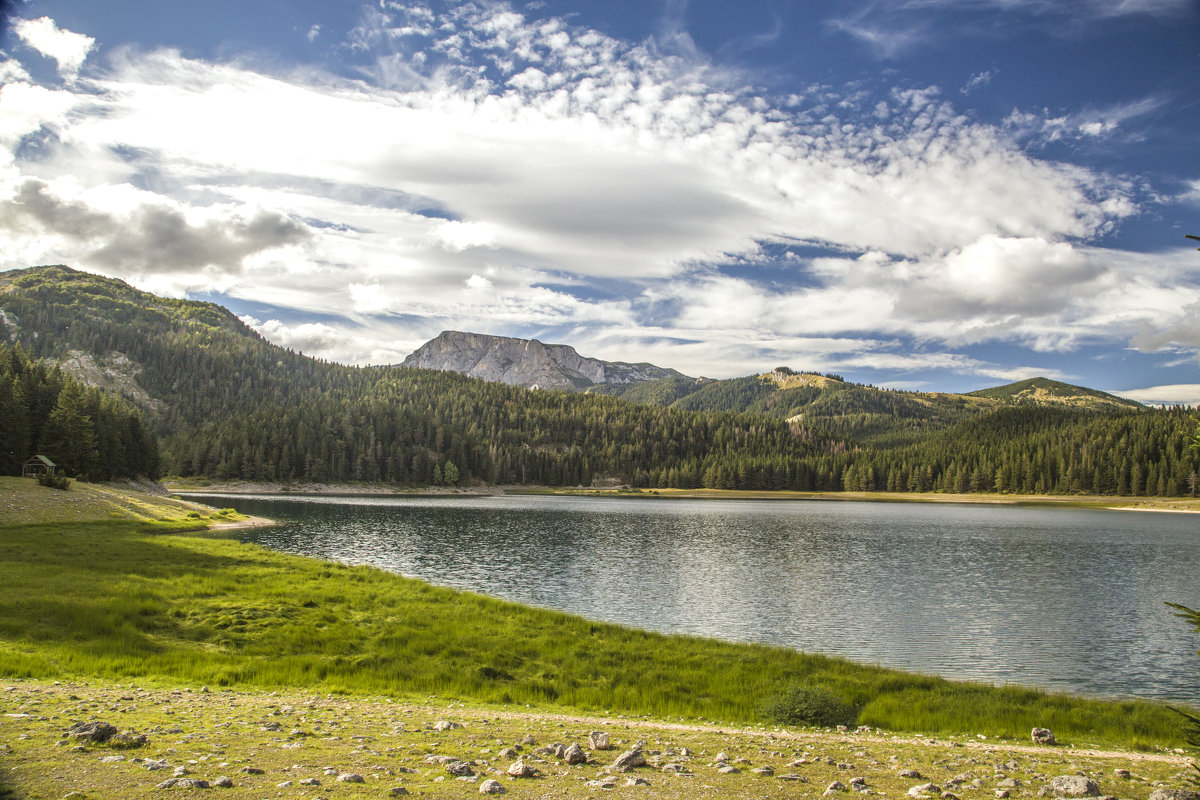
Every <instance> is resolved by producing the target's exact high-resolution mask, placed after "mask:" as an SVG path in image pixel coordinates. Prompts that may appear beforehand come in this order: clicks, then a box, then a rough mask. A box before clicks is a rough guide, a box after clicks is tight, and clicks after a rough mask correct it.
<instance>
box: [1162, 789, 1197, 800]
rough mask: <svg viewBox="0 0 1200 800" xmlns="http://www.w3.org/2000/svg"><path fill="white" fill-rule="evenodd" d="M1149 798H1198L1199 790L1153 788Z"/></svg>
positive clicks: (1177, 799)
mask: <svg viewBox="0 0 1200 800" xmlns="http://www.w3.org/2000/svg"><path fill="white" fill-rule="evenodd" d="M1150 800H1200V792H1194V791H1192V790H1191V789H1165V788H1162V789H1155V790H1154V791H1153V792H1152V793H1151V794H1150Z"/></svg>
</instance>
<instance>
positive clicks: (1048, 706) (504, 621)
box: [0, 479, 1182, 750]
mask: <svg viewBox="0 0 1200 800" xmlns="http://www.w3.org/2000/svg"><path fill="white" fill-rule="evenodd" d="M17 480H18V479H0V509H2V510H3V513H4V516H2V517H0V523H3V524H0V586H3V587H4V591H3V592H2V593H0V676H8V677H10V678H27V679H40V680H45V679H51V680H53V679H74V680H80V679H88V678H100V679H103V680H107V681H116V682H127V681H137V682H141V683H145V684H147V685H156V686H160V687H168V686H178V685H192V686H200V685H207V686H210V687H212V688H213V689H222V688H238V689H246V688H254V687H256V688H261V689H292V690H300V691H306V692H316V693H321V694H327V693H333V694H338V695H350V696H364V695H384V696H390V697H396V698H409V699H412V698H428V697H430V696H433V697H437V698H445V699H453V700H465V701H469V702H472V703H489V704H498V705H503V706H510V707H517V708H525V707H526V706H528V707H530V708H533V709H541V710H552V711H562V710H569V711H571V712H572V713H603V714H627V715H652V716H654V717H656V718H659V719H675V720H681V719H682V720H689V721H707V722H718V723H722V724H758V723H762V722H764V721H765V720H764V716H763V708H764V706H765V705H766V704H767V703H768V701H770V700H771V699H772V698H773V697H774V696H776V695H777V694H778V693H779V692H780V691H781V690H783V689H784V688H786V687H788V686H791V685H795V684H805V685H812V686H818V687H822V688H823V689H825V690H827V691H829V692H832V693H833V694H835V695H837V696H838V697H840V698H841V699H842V700H844V701H845V702H846V703H848V704H850V705H851V706H852V707H853V708H854V709H856V710H857V711H858V715H857V720H856V724H862V725H870V726H874V727H880V728H885V729H888V730H891V731H897V732H921V733H924V734H927V735H928V734H936V735H947V734H971V735H984V736H987V737H989V739H997V738H999V739H1009V740H1017V741H1025V740H1027V739H1028V737H1029V731H1030V729H1031V728H1033V727H1035V726H1039V727H1048V728H1051V729H1052V730H1054V732H1055V734H1056V735H1057V736H1058V738H1059V740H1060V742H1065V743H1069V744H1072V745H1077V746H1093V745H1100V746H1108V747H1121V748H1134V749H1151V750H1152V749H1155V748H1173V747H1176V746H1178V745H1179V743H1180V741H1181V739H1180V726H1179V718H1178V716H1177V715H1175V714H1174V713H1172V712H1171V711H1170V710H1169V709H1167V708H1166V707H1164V706H1162V705H1160V704H1156V703H1150V702H1143V701H1127V702H1108V701H1100V700H1090V699H1082V698H1074V697H1069V696H1062V695H1051V694H1047V693H1044V692H1040V691H1035V690H1030V689H1023V688H1019V687H1000V688H997V687H992V686H987V685H981V684H969V683H958V682H951V681H946V680H943V679H940V678H935V677H928V676H920V675H913V674H908V673H903V672H898V671H895V670H887V669H882V668H878V667H871V666H864V665H858V664H854V663H851V662H848V661H845V660H842V659H837V658H829V657H824V656H820V655H813V654H803V653H797V652H794V651H791V650H786V649H782V648H775V647H767V646H757V645H746V644H730V643H723V642H717V641H712V640H706V639H699V638H693V637H684V636H666V635H661V634H655V633H648V632H643V631H637V630H632V629H628V628H622V627H619V626H616V625H611V624H605V623H598V622H591V621H588V620H585V619H582V618H579V617H574V616H570V615H567V614H563V613H558V612H553V611H547V610H541V609H534V608H529V607H524V606H520V605H516V604H512V603H507V602H503V601H500V600H495V599H492V598H488V597H483V596H479V595H474V594H469V593H463V592H456V591H452V590H449V589H444V588H439V587H434V586H430V585H428V584H425V583H422V582H419V581H415V580H411V579H406V578H403V577H399V576H396V575H391V574H388V573H384V572H382V571H379V570H375V569H371V568H367V567H353V568H352V567H346V566H343V565H340V564H335V563H329V562H323V561H318V560H314V559H307V558H301V557H297V556H291V555H286V554H282V553H276V552H271V551H267V550H264V549H262V548H260V547H257V546H254V545H249V544H242V543H240V542H237V541H234V540H232V539H229V538H224V537H222V536H221V535H219V534H218V533H213V532H207V531H193V532H187V531H180V530H179V529H181V528H188V527H195V526H196V525H197V523H202V524H209V523H211V522H214V521H218V520H220V519H226V518H228V517H229V516H230V515H229V514H228V513H225V514H221V513H216V514H214V513H209V512H202V511H199V510H197V508H196V507H195V506H191V505H189V504H182V503H175V502H173V501H169V500H166V499H162V498H150V497H148V496H145V495H138V494H137V493H132V492H123V493H121V494H125V495H128V497H127V498H126V500H124V501H120V502H118V501H115V500H114V499H113V498H112V497H110V496H108V495H107V494H106V492H108V491H111V490H107V489H104V488H103V487H86V486H80V485H76V486H73V487H72V489H71V491H70V492H55V490H52V489H45V488H43V487H38V486H37V485H36V484H35V483H34V482H32V481H24V482H21V483H20V484H17V483H15V482H16V481H17ZM76 493H79V494H76ZM114 503H115V505H114ZM131 505H132V506H133V508H132V509H131V508H130V506H131ZM56 509H57V510H56ZM88 509H90V511H89V510H88ZM67 511H70V512H71V513H72V514H73V515H74V516H73V517H71V518H70V519H69V520H67V521H61V520H63V515H64V514H66V512H67ZM89 514H90V515H91V516H90V518H89ZM193 514H194V515H196V516H193ZM1181 624H1182V623H1181Z"/></svg>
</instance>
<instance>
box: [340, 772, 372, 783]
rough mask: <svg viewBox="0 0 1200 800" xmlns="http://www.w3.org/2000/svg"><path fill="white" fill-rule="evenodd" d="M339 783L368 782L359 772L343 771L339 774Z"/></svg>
mask: <svg viewBox="0 0 1200 800" xmlns="http://www.w3.org/2000/svg"><path fill="white" fill-rule="evenodd" d="M337 782H338V783H366V782H367V781H366V780H365V779H364V778H363V776H362V775H359V774H358V773H357V772H343V773H342V774H341V775H338V776H337Z"/></svg>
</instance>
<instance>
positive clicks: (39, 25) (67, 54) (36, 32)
mask: <svg viewBox="0 0 1200 800" xmlns="http://www.w3.org/2000/svg"><path fill="white" fill-rule="evenodd" d="M12 29H13V32H14V33H16V34H17V36H18V37H19V38H20V39H21V41H22V42H24V43H25V44H26V45H28V46H29V47H32V48H33V49H34V50H37V51H38V52H39V53H41V54H42V55H44V56H46V57H47V58H51V59H54V61H55V63H56V64H58V74H59V75H61V76H62V77H63V78H65V79H67V80H68V81H73V80H74V79H75V77H76V76H77V75H78V74H79V70H80V68H81V67H82V66H83V62H84V61H85V60H86V59H87V57H88V53H90V52H91V51H92V48H93V47H94V46H95V44H96V40H95V39H93V38H92V37H91V36H85V35H84V34H82V33H74V32H72V31H67V30H62V29H60V28H59V27H58V26H57V25H56V24H55V23H54V20H52V19H50V18H49V17H39V18H38V19H19V20H16V21H15V22H14V23H13V26H12Z"/></svg>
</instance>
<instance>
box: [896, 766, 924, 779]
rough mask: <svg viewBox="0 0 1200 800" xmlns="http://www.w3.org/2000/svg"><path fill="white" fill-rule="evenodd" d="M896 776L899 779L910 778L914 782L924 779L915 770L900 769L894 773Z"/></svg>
mask: <svg viewBox="0 0 1200 800" xmlns="http://www.w3.org/2000/svg"><path fill="white" fill-rule="evenodd" d="M896 776H897V777H900V778H910V779H912V780H914V781H919V780H921V779H922V778H924V777H925V776H924V775H922V774H921V773H920V771H918V770H915V769H902V770H900V771H899V772H897V773H896Z"/></svg>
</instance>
